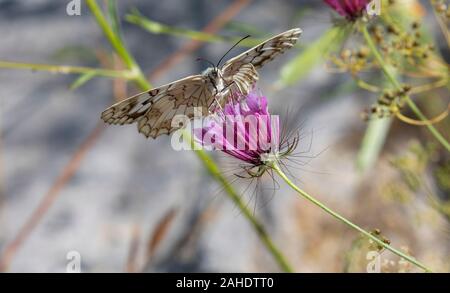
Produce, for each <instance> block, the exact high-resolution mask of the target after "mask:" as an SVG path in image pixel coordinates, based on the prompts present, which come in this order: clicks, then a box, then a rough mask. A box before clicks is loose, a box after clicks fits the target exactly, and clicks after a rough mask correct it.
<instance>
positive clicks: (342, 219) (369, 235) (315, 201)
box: [272, 163, 431, 272]
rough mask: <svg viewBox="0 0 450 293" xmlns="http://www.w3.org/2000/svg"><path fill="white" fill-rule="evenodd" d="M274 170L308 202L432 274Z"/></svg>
mask: <svg viewBox="0 0 450 293" xmlns="http://www.w3.org/2000/svg"><path fill="white" fill-rule="evenodd" d="M272 167H273V169H274V170H275V172H277V174H278V175H280V177H281V178H282V179H283V180H284V181H285V182H286V183H287V184H288V185H289V186H290V187H291V188H292V189H294V190H295V191H296V192H298V194H300V195H301V196H302V197H303V198H305V199H306V200H308V201H310V202H312V203H313V204H315V205H316V206H318V207H319V208H321V209H322V210H324V211H325V212H326V213H328V214H330V215H331V216H333V217H334V218H336V219H338V220H339V221H341V222H343V223H344V224H346V225H347V226H349V227H351V228H353V229H355V230H356V231H358V232H360V233H362V234H363V235H364V236H366V237H368V238H369V239H371V240H372V241H374V242H376V243H377V244H379V245H381V246H382V247H384V248H386V249H387V250H389V251H391V252H392V253H394V254H396V255H398V256H400V257H402V258H403V259H405V260H407V261H408V262H410V263H412V264H414V265H416V266H418V267H419V268H421V269H423V270H425V271H426V272H431V269H429V268H428V267H426V266H425V265H423V264H422V263H420V262H419V261H417V260H416V259H414V258H413V257H411V256H409V255H407V254H405V253H403V252H401V251H400V250H397V249H395V248H393V247H392V246H390V245H388V244H386V243H384V242H383V241H381V240H380V239H378V238H377V237H375V236H374V235H372V234H371V233H369V232H367V231H366V230H364V229H362V228H361V227H359V226H358V225H356V224H353V223H352V222H351V221H349V220H347V219H346V218H344V217H343V216H341V215H340V214H338V213H337V212H335V211H333V210H332V209H330V208H328V207H327V206H326V205H324V204H323V203H322V202H320V201H318V200H317V199H315V198H314V197H312V196H311V195H309V194H308V193H306V192H305V191H303V190H302V189H300V188H299V187H297V186H296V185H295V184H294V183H293V182H292V181H291V180H290V179H289V178H288V177H287V176H286V175H285V174H284V172H283V171H282V170H281V169H280V167H279V166H278V164H276V163H275V164H273V166H272Z"/></svg>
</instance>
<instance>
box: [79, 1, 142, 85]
mask: <svg viewBox="0 0 450 293" xmlns="http://www.w3.org/2000/svg"><path fill="white" fill-rule="evenodd" d="M86 4H87V5H88V7H89V9H90V10H91V12H92V14H93V15H94V17H95V19H96V21H97V23H98V25H99V26H100V27H101V28H102V30H103V33H104V34H105V36H106V38H107V39H108V40H109V42H110V44H111V46H112V47H113V48H114V50H115V51H116V53H117V55H119V57H120V58H121V59H122V61H123V62H124V63H125V65H126V66H127V67H128V69H129V70H131V72H132V73H133V76H134V81H135V83H136V84H137V85H139V87H141V88H142V89H143V90H148V89H150V88H151V85H150V83H149V82H148V81H147V79H146V78H145V76H144V74H143V73H142V70H141V68H140V67H139V66H138V65H137V63H136V61H135V60H134V58H133V56H132V55H131V54H130V53H129V52H128V50H127V49H126V47H125V45H124V44H123V42H122V40H121V38H120V37H119V36H118V35H116V34H115V33H114V31H113V30H112V28H111V26H110V25H109V23H108V21H107V20H106V18H105V16H104V15H103V13H102V11H101V9H100V7H99V6H98V4H97V2H96V1H95V0H86Z"/></svg>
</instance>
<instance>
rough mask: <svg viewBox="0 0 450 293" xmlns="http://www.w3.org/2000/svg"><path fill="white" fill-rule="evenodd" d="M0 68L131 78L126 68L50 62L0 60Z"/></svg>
mask: <svg viewBox="0 0 450 293" xmlns="http://www.w3.org/2000/svg"><path fill="white" fill-rule="evenodd" d="M0 68H9V69H29V70H36V71H48V72H51V73H58V74H94V75H99V76H104V77H111V78H117V77H121V78H124V79H131V78H132V74H131V72H130V71H128V70H109V69H99V68H91V67H81V66H66V65H51V64H34V63H17V62H9V61H0Z"/></svg>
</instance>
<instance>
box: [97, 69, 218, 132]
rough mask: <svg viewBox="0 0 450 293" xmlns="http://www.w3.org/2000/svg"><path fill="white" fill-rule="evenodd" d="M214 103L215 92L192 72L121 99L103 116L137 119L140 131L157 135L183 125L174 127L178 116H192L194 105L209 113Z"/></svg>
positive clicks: (121, 120)
mask: <svg viewBox="0 0 450 293" xmlns="http://www.w3.org/2000/svg"><path fill="white" fill-rule="evenodd" d="M213 102H214V95H213V93H211V91H210V87H209V86H208V83H207V81H206V80H205V79H204V77H203V76H202V75H192V76H189V77H186V78H183V79H180V80H178V81H175V82H173V83H169V84H166V85H163V86H161V87H158V88H155V89H152V90H149V91H146V92H143V93H140V94H137V95H135V96H132V97H130V98H128V99H126V100H123V101H121V102H118V103H116V104H114V105H112V106H111V107H109V108H107V109H106V110H104V111H103V112H102V115H101V118H102V120H103V121H105V122H106V123H109V124H121V125H123V124H130V123H134V122H137V126H138V131H139V132H140V133H142V134H144V135H145V136H146V137H152V138H156V137H157V136H159V135H161V134H170V133H172V132H173V131H175V130H177V129H179V128H180V127H176V126H175V127H174V126H172V118H173V117H174V116H175V115H178V114H184V115H186V116H187V117H189V118H191V119H192V118H193V117H194V107H201V108H202V113H208V109H209V108H210V106H211V104H212V103H213Z"/></svg>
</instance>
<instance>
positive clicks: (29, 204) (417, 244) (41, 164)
mask: <svg viewBox="0 0 450 293" xmlns="http://www.w3.org/2000/svg"><path fill="white" fill-rule="evenodd" d="M68 2H69V1H51V0H34V1H25V0H20V1H12V0H3V1H0V36H1V41H0V60H3V61H5V60H7V61H17V62H29V63H49V64H71V65H80V66H92V67H99V66H100V65H99V62H98V58H97V57H98V54H99V52H102V51H105V50H106V51H109V50H110V49H109V48H110V47H109V44H108V43H107V41H106V40H105V38H104V36H103V34H102V32H101V30H100V29H99V27H98V26H97V25H96V23H95V20H94V19H93V17H92V16H91V15H90V12H89V10H88V9H87V7H86V6H85V4H84V3H82V11H81V12H82V15H81V16H68V15H67V14H66V4H67V3H68ZM99 2H100V3H101V2H102V1H99ZM118 2H119V3H118V4H119V12H120V15H121V17H122V18H123V17H124V15H125V14H127V13H128V12H129V11H130V10H131V8H133V7H136V8H137V9H138V10H139V11H140V12H141V13H142V14H143V15H145V16H146V17H148V18H150V19H152V20H155V21H158V22H161V23H165V24H168V25H173V26H177V27H184V28H190V29H195V30H201V29H202V28H203V27H204V26H205V25H206V24H208V23H209V22H210V21H211V20H212V19H214V18H215V17H216V16H217V15H218V14H220V13H221V12H223V11H224V10H225V9H226V8H227V7H228V6H229V5H230V4H231V3H232V1H225V0H221V1H206V0H189V1H179V0H168V1H139V0H121V1H118ZM330 15H331V13H330V10H329V9H328V7H326V6H325V5H324V4H323V3H322V2H321V1H294V0H290V1H288V0H283V1H270V0H262V1H248V5H246V6H245V7H243V8H242V10H241V11H240V12H239V13H238V14H237V15H236V16H235V17H234V18H233V20H232V22H230V23H228V24H227V25H225V27H224V28H223V29H222V30H221V31H220V33H221V34H224V35H235V36H241V35H245V34H246V33H247V32H245V31H244V30H245V29H246V28H251V29H252V30H253V31H254V33H255V34H257V36H258V37H263V36H267V35H270V34H272V33H274V34H275V33H279V32H281V31H284V30H286V29H288V28H291V27H295V26H299V27H301V28H302V29H303V31H304V34H303V36H302V38H301V41H300V46H303V45H305V44H308V42H311V41H312V40H314V39H316V38H317V36H318V35H320V34H321V33H323V32H324V31H325V30H326V29H327V28H329V27H330V26H331V25H332V23H331V17H330ZM122 24H123V27H122V29H123V37H124V39H125V41H126V43H127V45H128V48H129V49H130V51H131V52H132V53H133V54H134V56H135V57H136V59H137V61H138V63H139V64H140V65H141V67H142V68H143V69H144V70H145V72H146V73H150V72H152V70H153V69H154V68H156V67H157V66H160V65H161V62H162V61H163V60H165V59H166V58H167V57H168V56H169V55H170V54H172V53H173V52H175V51H176V50H177V49H179V48H180V47H182V46H183V45H184V44H186V43H187V42H189V40H187V39H182V38H176V37H173V36H167V35H152V34H149V33H147V32H145V31H144V30H142V29H141V28H139V27H137V26H135V25H133V24H130V23H128V22H122ZM244 24H245V25H244ZM258 34H259V35H258ZM436 34H438V32H437V31H436ZM229 47H230V44H226V43H214V44H209V43H208V44H204V45H203V46H201V48H200V49H199V50H197V51H195V52H194V53H192V54H190V55H188V56H187V58H184V59H183V60H182V61H181V62H180V63H179V64H177V65H176V66H173V68H170V69H168V70H166V71H165V72H164V73H163V74H162V75H160V76H158V78H156V79H152V80H151V82H152V84H153V85H159V84H164V83H166V82H169V81H171V80H174V79H177V78H180V77H183V76H185V75H189V74H192V73H197V72H199V71H201V70H202V69H204V64H201V63H199V62H196V61H195V59H196V58H197V57H198V56H201V57H203V58H207V59H210V60H218V58H220V56H221V55H222V54H223V52H225V51H226V50H227V49H228V48H229ZM239 50H242V49H237V50H236V51H234V52H233V53H232V54H237V52H239ZM297 52H298V51H296V50H291V51H290V52H288V53H287V54H285V55H283V56H282V57H281V58H278V59H277V60H275V61H274V62H272V63H270V64H268V65H267V66H265V67H264V68H263V69H262V70H261V71H260V75H261V82H260V83H259V87H260V88H261V89H262V91H263V92H264V93H265V94H266V95H267V96H268V97H269V103H270V108H271V109H272V112H275V113H279V114H281V115H283V113H285V111H286V109H287V108H290V109H291V113H290V118H291V120H290V121H291V122H292V125H298V124H299V123H301V125H302V126H301V132H302V133H303V134H305V138H304V141H302V142H301V143H300V149H301V150H304V151H305V156H309V157H311V158H307V157H305V158H303V160H304V161H305V162H306V161H308V162H309V163H308V164H306V165H305V166H304V167H302V168H293V169H291V172H292V175H293V176H294V177H295V178H297V180H298V182H299V184H300V185H301V186H302V187H303V188H304V189H305V190H307V191H308V192H310V193H311V194H313V195H315V196H316V197H318V198H320V199H321V200H322V201H324V202H326V203H327V204H328V205H329V206H330V207H333V208H334V209H336V210H337V211H339V212H341V213H342V214H344V215H345V216H347V217H348V218H350V219H352V220H353V221H354V222H356V223H358V224H360V225H362V226H363V227H365V228H367V229H369V230H371V229H375V228H379V229H380V230H381V232H382V234H383V235H384V236H385V237H387V238H389V239H390V240H391V243H392V244H393V245H394V246H395V247H402V246H405V247H407V249H408V250H409V252H410V253H412V255H414V256H415V257H417V258H418V259H420V260H421V261H422V262H424V263H426V264H428V265H429V266H430V267H432V268H433V269H435V270H436V271H445V272H448V271H449V269H450V267H449V261H448V259H449V240H450V239H449V226H448V218H446V217H444V216H442V214H441V213H439V212H438V211H436V209H435V208H433V207H432V206H430V204H429V201H428V199H427V195H426V192H424V191H423V190H419V191H417V192H416V193H413V194H411V193H408V192H406V193H405V194H406V199H405V197H402V200H400V199H399V198H398V197H396V196H394V195H392V194H393V193H389V192H387V191H386V186H389V184H392V183H394V185H395V184H399V183H398V182H400V181H401V174H400V172H399V171H398V169H397V168H395V167H394V166H392V164H391V163H390V161H391V160H392V159H393V158H395V157H396V156H399V155H404V154H405V153H408V148H410V147H411V145H412V143H413V145H414V143H416V144H419V143H422V144H424V142H426V141H428V140H429V139H428V137H426V134H424V133H425V131H423V130H422V129H419V128H415V127H411V126H408V125H404V124H401V123H399V122H395V123H394V125H393V129H392V130H391V132H390V134H389V139H388V143H387V145H386V146H385V148H384V151H383V153H382V155H381V157H380V159H379V161H378V162H377V164H376V165H375V167H374V168H373V169H372V170H369V171H368V172H367V173H366V174H364V175H362V174H360V173H359V172H358V171H357V170H356V167H355V160H356V154H357V152H358V149H359V147H360V143H361V138H362V136H363V134H364V130H365V126H366V124H365V122H363V121H362V120H361V118H360V113H361V111H362V109H363V108H364V107H366V106H367V105H369V104H370V101H371V100H370V99H371V98H373V97H371V95H370V94H368V93H367V92H363V91H360V90H356V89H355V87H354V86H352V81H351V80H350V78H349V77H348V76H347V75H338V74H331V73H328V72H327V71H326V70H324V68H323V67H320V66H319V67H317V68H315V69H314V70H312V71H311V73H310V74H309V75H308V77H307V78H304V79H303V80H302V81H301V82H299V83H297V84H296V85H295V86H292V87H287V88H283V89H282V90H276V91H275V90H274V89H273V83H274V81H276V80H277V79H278V76H279V70H280V68H281V66H282V65H283V64H285V63H286V62H288V61H289V60H291V59H292V58H293V57H294V56H296V54H297ZM96 54H97V55H96ZM74 80H75V77H74V76H72V75H56V74H49V73H45V72H32V71H27V70H6V69H0V196H1V202H0V251H3V252H4V249H5V248H6V247H7V245H8V244H10V243H11V241H12V240H13V239H14V237H16V235H17V233H18V231H19V230H20V229H21V227H23V225H24V223H26V221H27V220H28V219H29V217H30V215H31V214H32V212H33V211H34V210H35V208H36V207H37V206H38V204H39V203H40V201H41V200H42V198H43V197H44V196H45V195H46V194H47V193H48V192H49V190H50V188H52V186H53V185H54V183H55V181H56V180H57V178H58V176H60V174H61V173H62V170H64V168H65V167H66V165H67V164H68V162H69V161H70V160H71V158H72V156H73V154H74V152H76V150H77V149H79V148H80V145H83V143H84V142H85V141H86V139H87V138H88V137H89V136H90V134H91V133H92V131H94V129H96V127H98V126H97V125H99V124H100V122H99V117H100V113H101V111H102V110H103V109H105V108H106V107H107V106H109V105H110V104H111V103H113V101H114V98H113V97H114V93H113V87H112V81H111V80H109V79H106V78H95V79H93V80H92V81H90V82H88V83H87V84H85V85H83V86H82V87H81V88H79V89H77V90H75V91H70V90H69V89H68V86H69V85H70V83H71V82H73V81H74ZM137 91H138V90H137V89H136V88H134V87H133V86H129V87H128V94H129V95H131V94H132V93H136V92H137ZM292 109H293V110H292ZM292 125H291V127H293V126H292ZM98 129H100V128H98ZM311 131H312V132H311ZM89 142H90V145H89V147H88V148H86V154H85V156H84V157H83V158H82V159H80V160H77V162H79V164H80V165H79V168H78V169H77V170H76V172H75V174H74V176H73V177H71V178H70V180H69V181H68V183H67V184H65V185H64V186H63V187H62V189H61V190H60V191H59V192H57V193H56V194H55V201H54V203H53V204H52V205H51V207H50V209H49V210H48V211H47V212H45V214H44V216H43V218H42V221H39V222H37V225H36V227H35V228H34V230H33V231H32V232H31V234H30V235H29V237H27V238H26V239H25V240H24V241H23V244H22V245H21V246H20V247H18V249H17V251H16V253H15V254H14V255H13V257H11V259H9V261H8V263H9V267H8V271H10V272H65V270H66V265H67V263H68V260H67V259H66V255H67V253H68V252H69V251H78V252H79V253H80V254H81V266H82V267H81V269H82V271H83V272H124V271H142V270H143V271H148V272H154V271H157V272H277V271H278V270H279V268H278V267H277V265H276V264H275V263H274V262H273V260H272V258H271V256H270V255H268V254H267V252H266V250H265V248H264V246H262V244H261V243H260V241H259V239H258V237H257V235H256V234H255V233H254V231H253V230H252V229H251V227H250V226H249V225H248V223H247V222H246V220H245V218H244V217H243V216H242V215H241V214H240V213H239V211H238V210H237V208H236V207H235V206H234V205H233V204H232V203H231V202H230V201H229V200H228V199H227V198H226V196H225V195H224V193H223V192H221V190H220V187H219V186H218V185H217V184H216V183H215V182H214V181H213V180H212V179H211V178H210V177H209V175H208V174H207V173H206V171H205V170H204V168H203V167H202V165H201V164H200V163H199V161H198V160H197V158H196V157H195V155H194V154H193V153H191V152H186V151H185V152H176V151H174V150H172V149H171V147H170V138H169V137H161V138H159V139H157V140H146V139H145V138H144V137H143V136H142V135H140V134H138V133H137V131H136V127H135V126H134V125H132V126H123V127H114V126H108V127H106V128H104V129H101V130H97V134H96V135H94V138H92V139H89ZM310 142H311V145H312V147H311V148H309V145H310ZM215 156H216V157H217V158H218V160H219V161H220V162H222V163H223V164H222V166H223V168H224V171H225V170H227V166H229V162H227V160H226V159H225V158H223V156H221V155H219V154H215ZM414 158H415V157H414V156H413V157H412V159H413V160H414ZM423 174H424V175H423V176H424V178H428V179H429V180H428V182H429V183H428V184H429V187H430V188H431V189H432V190H435V191H436V186H435V185H436V184H435V183H434V181H433V180H432V179H430V178H429V177H430V176H429V174H428V173H427V171H426V170H425V171H424V173H423ZM236 184H237V186H238V187H239V189H240V190H245V189H246V188H247V186H248V185H249V182H246V181H245V180H239V182H236ZM262 185H263V187H265V188H263V189H262V190H260V191H259V192H258V193H257V197H256V199H255V196H252V194H253V192H252V190H253V189H254V185H252V186H250V188H248V189H247V192H245V194H244V198H245V201H246V202H248V204H249V207H251V208H252V209H254V212H255V215H256V216H257V217H258V218H260V219H261V220H262V221H263V223H264V224H265V226H266V228H267V229H268V231H269V233H270V235H271V236H272V237H273V238H274V241H275V243H276V244H277V245H278V246H279V247H280V248H281V250H282V251H283V252H284V253H285V255H286V256H287V257H288V260H289V261H290V262H291V263H292V264H293V265H294V267H295V269H296V271H298V272H343V271H362V272H364V271H365V266H366V264H367V261H366V260H365V255H364V254H363V253H361V250H362V248H361V247H360V246H359V244H358V243H359V242H358V235H357V234H356V233H355V232H354V231H352V230H350V229H348V228H347V227H346V226H344V225H343V224H341V223H339V222H337V221H336V220H334V219H333V218H331V217H329V216H328V215H327V214H325V213H323V212H322V211H321V210H319V209H318V208H316V207H315V206H312V205H311V204H310V203H308V202H306V201H304V200H303V199H300V198H298V197H297V196H296V195H295V194H294V193H293V192H292V191H291V190H290V189H288V188H287V187H286V186H285V184H284V183H282V182H279V189H278V190H275V191H274V190H273V188H272V186H273V184H272V180H271V179H270V178H265V179H263V182H262ZM446 196H448V194H447V195H446ZM4 256H5V255H3V257H4ZM382 256H383V258H385V259H388V260H393V261H395V264H392V263H391V264H386V265H387V266H390V268H389V269H390V270H392V271H398V270H400V269H399V265H398V263H397V261H398V259H397V258H395V257H394V256H393V255H391V254H390V253H388V252H384V253H383V254H382ZM389 269H387V270H389ZM408 270H411V271H417V269H415V268H410V269H408Z"/></svg>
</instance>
